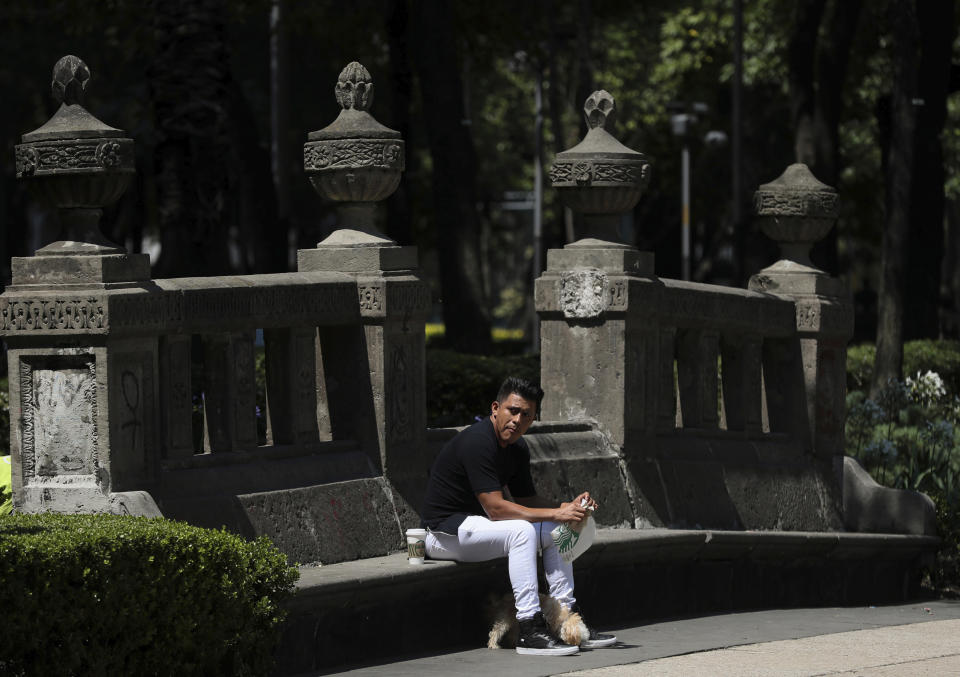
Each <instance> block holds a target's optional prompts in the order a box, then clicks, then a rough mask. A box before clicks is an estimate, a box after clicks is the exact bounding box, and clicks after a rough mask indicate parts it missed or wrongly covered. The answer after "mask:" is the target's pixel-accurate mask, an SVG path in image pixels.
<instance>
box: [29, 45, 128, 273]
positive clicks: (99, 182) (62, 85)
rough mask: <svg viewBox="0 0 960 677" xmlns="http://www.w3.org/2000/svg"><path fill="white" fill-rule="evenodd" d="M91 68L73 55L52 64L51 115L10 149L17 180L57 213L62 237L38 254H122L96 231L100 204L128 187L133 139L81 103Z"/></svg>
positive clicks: (120, 250) (121, 249)
mask: <svg viewBox="0 0 960 677" xmlns="http://www.w3.org/2000/svg"><path fill="white" fill-rule="evenodd" d="M89 81H90V69H89V68H87V65H86V64H85V63H84V62H83V61H81V60H80V59H78V58H77V57H75V56H65V57H63V58H62V59H60V60H59V61H57V63H56V65H55V66H54V67H53V83H52V87H53V96H54V98H55V99H56V100H57V102H58V103H59V104H60V107H59V109H58V110H57V112H56V113H54V115H53V117H51V118H50V120H48V121H47V123H46V124H44V125H43V126H42V127H40V128H39V129H35V130H34V131H32V132H29V133H28V134H24V135H23V137H22V143H20V144H18V145H17V146H16V148H15V154H16V171H17V178H18V179H23V180H25V181H27V182H28V183H29V186H30V189H31V192H32V193H33V194H34V195H35V196H36V197H37V198H38V199H39V200H41V201H42V202H44V203H46V204H49V205H52V206H55V207H56V208H57V210H58V211H59V215H60V222H61V226H62V228H63V237H64V239H62V240H59V241H57V242H54V243H52V244H48V245H47V246H45V247H43V248H41V249H39V250H37V252H36V255H37V256H63V255H69V256H77V255H107V254H126V250H125V249H123V248H122V247H118V246H117V245H115V244H114V243H112V242H110V241H108V240H107V239H106V238H105V237H104V236H103V234H102V233H101V232H100V217H101V215H102V213H103V207H104V206H106V205H109V204H112V203H113V202H115V201H116V200H117V199H118V198H119V197H120V196H121V195H122V194H123V192H124V191H125V190H126V189H127V186H128V185H129V184H130V180H131V178H132V177H133V173H134V160H133V140H132V139H128V138H126V136H125V133H124V132H123V131H122V130H119V129H114V128H113V127H110V126H109V125H106V124H104V123H103V122H101V121H100V120H98V119H97V118H95V117H94V116H93V115H91V114H90V113H89V112H88V111H87V109H86V108H84V107H83V93H84V90H85V89H86V87H87V83H88V82H89Z"/></svg>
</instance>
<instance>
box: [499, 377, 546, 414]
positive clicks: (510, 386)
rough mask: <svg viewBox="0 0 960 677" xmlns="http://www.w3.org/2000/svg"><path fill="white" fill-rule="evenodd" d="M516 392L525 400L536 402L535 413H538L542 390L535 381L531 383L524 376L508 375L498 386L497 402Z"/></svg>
mask: <svg viewBox="0 0 960 677" xmlns="http://www.w3.org/2000/svg"><path fill="white" fill-rule="evenodd" d="M513 393H516V394H517V395H519V396H520V397H522V398H523V399H525V400H529V401H530V402H536V403H537V414H539V413H540V400H542V399H543V390H541V389H540V386H538V385H537V384H536V383H531V382H530V381H528V380H527V379H525V378H519V377H517V376H509V377H507V380H506V381H504V382H503V385H501V386H500V392H498V393H497V402H501V403H502V402H503V401H504V400H505V399H507V398H508V397H510V395H512V394H513Z"/></svg>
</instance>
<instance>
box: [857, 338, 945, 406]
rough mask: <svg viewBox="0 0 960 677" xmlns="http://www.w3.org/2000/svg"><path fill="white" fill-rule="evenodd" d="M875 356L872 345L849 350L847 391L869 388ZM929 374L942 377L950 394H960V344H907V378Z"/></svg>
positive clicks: (918, 342)
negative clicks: (930, 372)
mask: <svg viewBox="0 0 960 677" xmlns="http://www.w3.org/2000/svg"><path fill="white" fill-rule="evenodd" d="M876 352H877V351H876V348H875V347H874V346H873V345H872V344H869V343H864V344H861V345H858V346H851V347H850V348H848V349H847V389H848V390H865V389H867V388H869V387H870V381H871V379H872V378H873V363H874V360H875V358H876ZM928 371H932V372H934V373H936V374H939V375H940V377H941V378H942V379H943V382H944V384H945V386H946V388H947V390H949V391H950V392H951V393H954V394H957V393H960V341H935V340H929V339H924V340H920V341H907V342H906V343H905V344H904V345H903V373H904V376H910V377H915V376H916V374H917V372H920V373H926V372H928Z"/></svg>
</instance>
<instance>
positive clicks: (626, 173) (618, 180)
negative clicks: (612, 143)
mask: <svg viewBox="0 0 960 677" xmlns="http://www.w3.org/2000/svg"><path fill="white" fill-rule="evenodd" d="M649 168H650V165H649V164H647V163H645V162H642V163H637V162H629V163H624V162H619V163H617V162H599V161H586V160H576V161H573V160H567V161H560V160H558V161H557V162H555V163H554V165H553V167H551V168H550V181H551V182H552V183H553V185H554V186H562V185H564V184H570V185H578V186H589V185H591V184H594V183H597V184H604V183H615V184H645V183H646V182H647V180H648V178H649Z"/></svg>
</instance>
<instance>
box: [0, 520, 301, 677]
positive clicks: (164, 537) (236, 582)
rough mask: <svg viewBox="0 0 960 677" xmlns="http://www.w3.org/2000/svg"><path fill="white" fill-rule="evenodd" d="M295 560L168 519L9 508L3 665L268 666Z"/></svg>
mask: <svg viewBox="0 0 960 677" xmlns="http://www.w3.org/2000/svg"><path fill="white" fill-rule="evenodd" d="M296 576H297V574H296V570H295V569H291V568H290V567H288V566H287V564H286V559H285V557H284V555H283V554H282V553H280V552H279V551H278V550H277V549H276V548H275V547H274V546H273V545H272V544H271V543H270V542H269V541H268V540H267V539H265V538H260V539H257V540H255V541H252V542H250V541H245V540H243V539H242V538H240V537H238V536H235V535H232V534H229V533H227V532H224V531H212V530H208V529H201V528H199V527H193V526H190V525H187V524H183V523H179V522H173V521H169V520H164V519H144V518H135V517H119V516H112V515H59V514H42V515H21V514H14V515H10V516H7V517H3V518H0V609H3V613H2V614H0V637H3V643H2V648H0V674H4V675H27V674H29V675H106V674H116V675H262V674H268V673H269V671H270V669H271V667H272V660H273V659H272V650H273V648H274V646H275V644H276V641H277V639H278V630H279V624H280V621H281V620H282V617H283V612H282V610H281V606H280V604H281V602H282V601H283V600H284V599H285V598H286V597H288V596H289V595H290V594H292V588H293V583H294V581H295V580H296Z"/></svg>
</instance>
